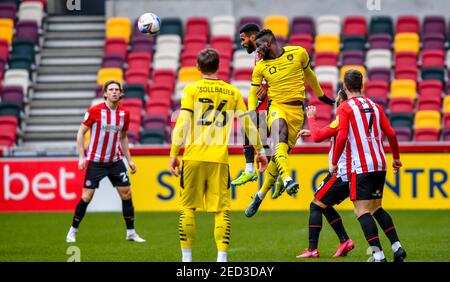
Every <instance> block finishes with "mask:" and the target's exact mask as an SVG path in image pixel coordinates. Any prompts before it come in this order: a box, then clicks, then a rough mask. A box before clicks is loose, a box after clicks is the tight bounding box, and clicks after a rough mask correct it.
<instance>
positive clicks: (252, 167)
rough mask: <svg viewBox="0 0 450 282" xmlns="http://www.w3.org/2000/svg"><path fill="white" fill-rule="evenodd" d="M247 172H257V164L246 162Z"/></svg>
mask: <svg viewBox="0 0 450 282" xmlns="http://www.w3.org/2000/svg"><path fill="white" fill-rule="evenodd" d="M245 172H246V173H254V172H255V165H254V164H253V163H246V164H245Z"/></svg>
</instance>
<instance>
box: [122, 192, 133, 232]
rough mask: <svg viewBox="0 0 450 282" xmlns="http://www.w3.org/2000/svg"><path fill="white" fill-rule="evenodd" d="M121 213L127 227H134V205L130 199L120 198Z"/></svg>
mask: <svg viewBox="0 0 450 282" xmlns="http://www.w3.org/2000/svg"><path fill="white" fill-rule="evenodd" d="M122 214H123V218H124V219H125V223H126V225H127V229H134V207H133V202H132V201H131V199H129V200H122Z"/></svg>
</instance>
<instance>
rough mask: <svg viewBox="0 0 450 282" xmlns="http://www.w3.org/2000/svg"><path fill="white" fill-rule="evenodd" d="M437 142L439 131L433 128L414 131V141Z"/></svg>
mask: <svg viewBox="0 0 450 282" xmlns="http://www.w3.org/2000/svg"><path fill="white" fill-rule="evenodd" d="M438 140H439V130H437V129H434V128H421V129H416V130H415V131H414V141H419V142H437V141H438Z"/></svg>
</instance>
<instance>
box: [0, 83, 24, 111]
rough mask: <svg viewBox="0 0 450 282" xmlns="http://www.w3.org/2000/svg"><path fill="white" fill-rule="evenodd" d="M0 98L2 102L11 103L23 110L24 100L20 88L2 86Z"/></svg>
mask: <svg viewBox="0 0 450 282" xmlns="http://www.w3.org/2000/svg"><path fill="white" fill-rule="evenodd" d="M0 98H1V101H3V102H11V103H15V104H17V105H19V107H20V109H21V110H23V106H24V100H25V99H24V95H23V89H22V87H21V86H4V87H3V88H2V89H1V92H0Z"/></svg>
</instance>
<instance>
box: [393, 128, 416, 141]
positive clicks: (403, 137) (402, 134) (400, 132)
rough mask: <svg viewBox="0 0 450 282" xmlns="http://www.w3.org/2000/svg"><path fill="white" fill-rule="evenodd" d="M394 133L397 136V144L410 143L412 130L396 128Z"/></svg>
mask: <svg viewBox="0 0 450 282" xmlns="http://www.w3.org/2000/svg"><path fill="white" fill-rule="evenodd" d="M394 130H395V133H396V134H397V140H398V141H399V142H410V141H411V135H412V132H411V131H412V130H411V128H409V127H396V128H395V129H394Z"/></svg>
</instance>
